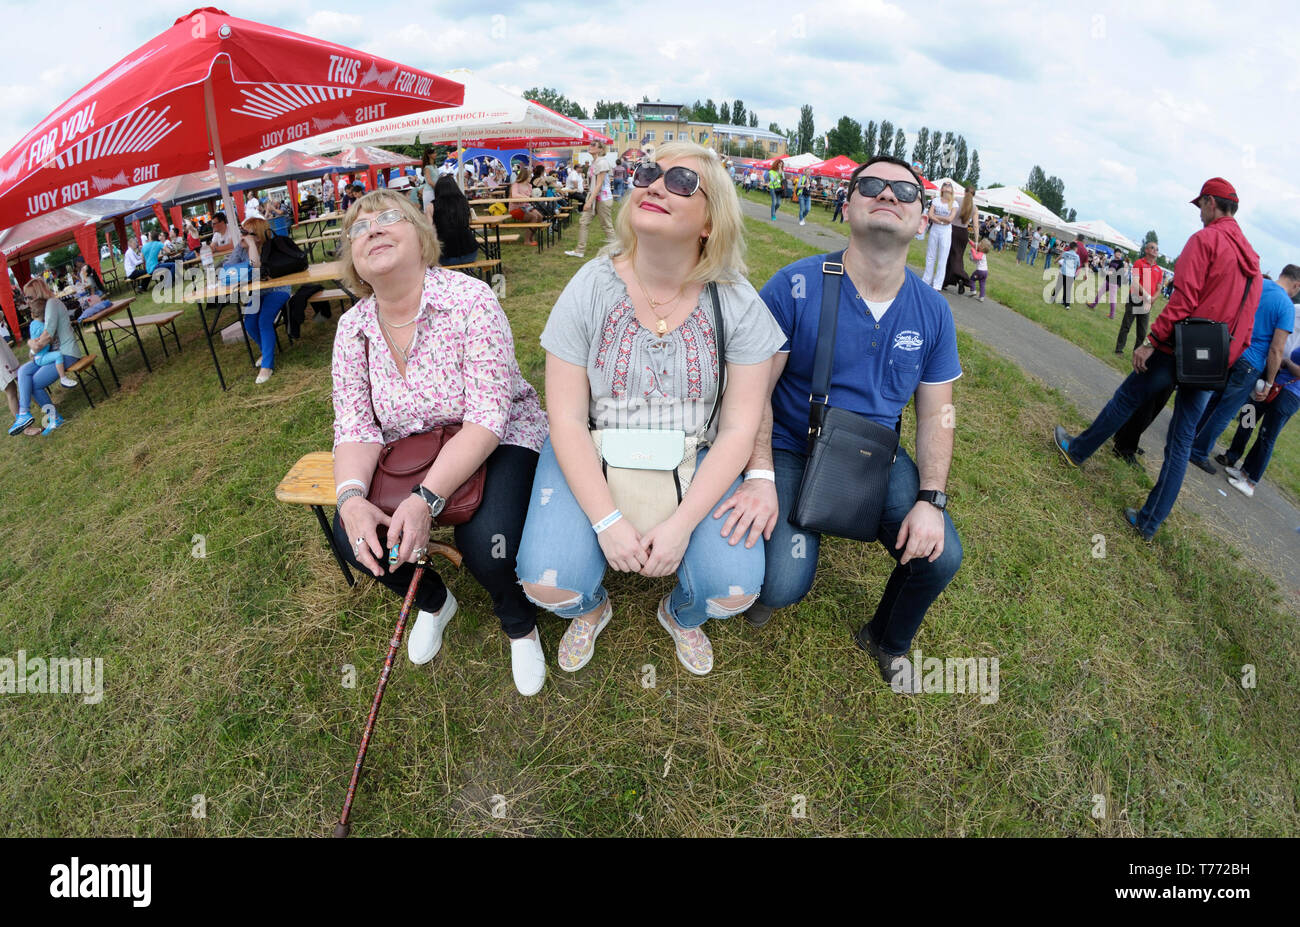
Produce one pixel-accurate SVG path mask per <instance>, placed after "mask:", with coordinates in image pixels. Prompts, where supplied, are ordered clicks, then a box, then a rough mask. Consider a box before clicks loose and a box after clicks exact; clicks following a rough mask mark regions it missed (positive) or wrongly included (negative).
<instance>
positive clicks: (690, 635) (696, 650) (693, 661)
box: [658, 596, 713, 676]
mask: <svg viewBox="0 0 1300 927" xmlns="http://www.w3.org/2000/svg"><path fill="white" fill-rule="evenodd" d="M658 618H659V623H660V624H661V625H663V626H664V630H665V631H667V632H668V633H669V634H670V635H671V636H672V639H673V643H674V644H675V645H676V649H677V659H678V660H679V661H680V662H681V664H682V666H684V667H686V668H687V669H688V670H689V671H690V672H692V673H694V674H695V675H696V676H705V675H708V673H709V671H710V670H712V669H713V644H712V643H710V642H709V638H708V637H707V636H706V635H705V633H704V632H703V631H701V630H700V629H699V628H679V627H677V622H675V621H674V620H673V619H672V618H671V617H670V616H669V614H668V596H664V597H663V598H662V599H660V600H659V613H658Z"/></svg>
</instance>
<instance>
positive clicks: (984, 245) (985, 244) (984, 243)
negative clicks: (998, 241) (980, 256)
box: [980, 238, 993, 254]
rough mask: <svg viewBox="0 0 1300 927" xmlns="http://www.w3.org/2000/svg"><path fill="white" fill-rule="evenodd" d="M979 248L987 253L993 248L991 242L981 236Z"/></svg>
mask: <svg viewBox="0 0 1300 927" xmlns="http://www.w3.org/2000/svg"><path fill="white" fill-rule="evenodd" d="M980 250H981V251H983V252H985V253H986V254H987V253H988V252H990V251H992V250H993V242H991V241H989V240H988V239H987V238H981V239H980Z"/></svg>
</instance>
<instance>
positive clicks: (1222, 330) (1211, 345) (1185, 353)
mask: <svg viewBox="0 0 1300 927" xmlns="http://www.w3.org/2000/svg"><path fill="white" fill-rule="evenodd" d="M1252 282H1253V281H1252V280H1251V279H1250V278H1249V277H1247V278H1246V289H1245V292H1243V293H1242V294H1241V305H1240V306H1238V307H1237V317H1236V318H1235V319H1233V320H1232V330H1231V331H1229V330H1228V326H1227V325H1226V324H1224V323H1223V322H1217V321H1215V320H1214V319H1183V320H1182V321H1180V322H1175V323H1174V381H1175V382H1176V383H1177V384H1178V385H1179V386H1190V387H1194V388H1195V389H1209V390H1221V389H1223V388H1224V387H1225V386H1227V385H1228V368H1229V367H1231V366H1232V365H1231V364H1229V363H1228V358H1229V357H1230V356H1231V355H1230V353H1229V351H1230V348H1231V346H1232V339H1233V338H1234V337H1236V334H1237V323H1239V322H1240V321H1241V310H1243V309H1245V308H1246V298H1247V297H1248V296H1250V285H1251V283H1252Z"/></svg>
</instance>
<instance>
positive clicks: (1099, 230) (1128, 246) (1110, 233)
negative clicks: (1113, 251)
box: [1073, 219, 1142, 251]
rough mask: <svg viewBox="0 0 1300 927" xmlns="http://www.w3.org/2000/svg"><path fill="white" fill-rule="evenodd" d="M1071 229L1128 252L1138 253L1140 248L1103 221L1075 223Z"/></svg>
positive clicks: (1091, 220)
mask: <svg viewBox="0 0 1300 927" xmlns="http://www.w3.org/2000/svg"><path fill="white" fill-rule="evenodd" d="M1073 227H1074V228H1075V229H1076V230H1078V231H1079V232H1082V233H1083V234H1084V235H1086V236H1087V237H1088V238H1093V239H1096V240H1097V241H1100V242H1105V243H1106V244H1108V245H1116V246H1118V247H1120V248H1124V249H1125V250H1128V251H1140V250H1142V249H1141V246H1140V245H1138V243H1137V242H1135V241H1134V240H1133V239H1131V238H1129V237H1128V236H1127V235H1125V234H1124V233H1123V232H1121V231H1120V230H1119V229H1117V228H1115V227H1114V226H1113V225H1111V224H1110V223H1109V222H1107V221H1106V220H1104V219H1090V220H1089V221H1087V222H1075V223H1073Z"/></svg>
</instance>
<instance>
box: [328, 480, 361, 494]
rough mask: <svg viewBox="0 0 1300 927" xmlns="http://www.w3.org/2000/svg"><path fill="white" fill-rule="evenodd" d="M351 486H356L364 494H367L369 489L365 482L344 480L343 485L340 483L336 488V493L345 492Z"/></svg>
mask: <svg viewBox="0 0 1300 927" xmlns="http://www.w3.org/2000/svg"><path fill="white" fill-rule="evenodd" d="M349 486H356V487H357V488H358V489H360V490H361V491H362V492H365V491H366V489H367V488H368V487H367V486H366V484H365V481H363V480H344V481H343V482H342V483H339V484H338V485H337V486H335V487H334V491H335V492H336V493H341V492H343V490H344V489H346V488H347V487H349Z"/></svg>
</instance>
